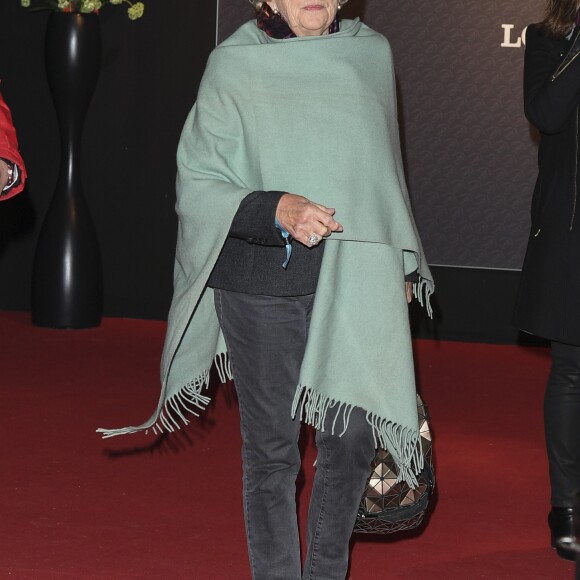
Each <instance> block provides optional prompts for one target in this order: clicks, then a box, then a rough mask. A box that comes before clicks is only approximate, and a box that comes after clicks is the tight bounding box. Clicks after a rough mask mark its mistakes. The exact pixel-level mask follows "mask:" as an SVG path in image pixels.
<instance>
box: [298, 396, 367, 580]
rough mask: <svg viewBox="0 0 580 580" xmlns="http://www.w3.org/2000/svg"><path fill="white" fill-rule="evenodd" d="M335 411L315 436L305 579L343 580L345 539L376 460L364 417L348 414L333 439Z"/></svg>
mask: <svg viewBox="0 0 580 580" xmlns="http://www.w3.org/2000/svg"><path fill="white" fill-rule="evenodd" d="M337 410H338V409H337V408H336V407H335V408H333V409H329V410H328V414H327V417H326V419H325V429H324V431H317V433H316V446H317V449H318V458H317V460H316V475H315V478H314V485H313V489H312V496H311V498H310V507H309V511H308V530H307V544H308V547H307V554H306V563H305V565H304V575H303V578H304V580H323V579H324V580H343V579H344V578H345V577H346V574H347V571H348V558H349V542H350V537H351V535H352V530H353V527H354V522H355V519H356V514H357V511H358V507H359V504H360V501H361V498H362V495H363V492H364V489H365V485H366V482H367V480H368V478H369V475H370V472H371V461H372V459H373V457H374V455H375V441H374V437H373V432H372V427H371V426H370V425H369V423H368V421H367V420H366V413H365V412H364V411H362V410H361V409H358V408H355V409H353V411H352V415H351V417H350V421H349V426H348V429H347V430H346V432H345V433H344V434H343V435H342V436H340V437H339V436H338V434H335V435H333V434H332V422H333V420H334V415H335V413H336V412H337ZM338 423H339V424H340V423H341V421H338Z"/></svg>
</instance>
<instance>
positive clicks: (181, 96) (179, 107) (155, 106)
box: [0, 0, 216, 318]
mask: <svg viewBox="0 0 580 580" xmlns="http://www.w3.org/2000/svg"><path fill="white" fill-rule="evenodd" d="M215 14H216V6H215V3H214V2H212V1H207V0H145V15H144V17H143V18H142V19H140V20H136V21H130V20H129V19H128V18H127V16H126V11H125V8H124V7H123V6H107V7H105V8H104V9H103V10H102V12H101V14H100V16H99V21H100V23H101V31H102V36H103V55H102V68H101V74H100V78H99V82H98V85H97V89H96V91H95V94H94V97H93V101H92V103H91V107H90V109H89V113H88V116H87V120H86V124H85V130H84V134H83V146H82V152H81V155H82V159H81V164H82V170H83V185H84V191H85V196H86V198H87V201H88V203H89V205H90V208H91V211H92V215H93V218H94V221H95V225H96V228H97V231H98V235H99V238H100V244H101V252H102V258H103V268H104V283H105V305H104V311H105V314H106V315H113V316H126V317H143V318H165V317H166V315H167V312H168V309H169V302H170V300H171V292H172V271H173V257H174V253H175V239H176V218H175V214H174V210H173V206H174V203H175V171H176V169H175V151H176V149H177V142H178V140H179V135H180V132H181V128H182V126H183V123H184V121H185V118H186V116H187V114H188V112H189V110H190V109H191V106H192V105H193V103H194V101H195V96H196V91H197V87H198V83H199V80H200V78H201V75H202V73H203V69H204V66H205V62H206V60H207V55H208V54H209V51H210V50H211V49H212V48H213V46H214V44H215ZM47 18H48V13H47V12H39V13H32V12H30V11H29V10H25V9H23V8H21V7H20V2H19V0H2V1H1V2H0V29H1V30H2V33H1V34H0V55H1V57H0V79H2V92H3V95H4V98H5V100H6V102H7V103H8V105H9V106H10V108H11V110H12V114H13V118H14V123H15V125H16V127H17V132H18V138H19V141H20V148H21V151H22V155H23V157H24V159H25V162H26V165H27V169H28V173H29V181H28V185H27V187H26V190H25V192H24V194H23V195H20V196H17V197H16V198H14V199H12V200H9V201H5V202H2V203H1V204H0V308H2V309H7V310H28V309H29V307H30V279H31V271H32V262H33V257H34V250H35V244H36V239H37V236H38V231H39V228H40V225H41V224H42V219H43V216H44V214H45V212H46V209H47V206H48V203H49V201H50V198H51V195H52V192H53V190H54V187H55V184H56V178H57V169H58V162H59V134H58V126H57V122H56V117H55V113H54V109H53V105H52V100H51V96H50V93H49V89H48V85H47V81H46V74H45V69H44V35H45V29H46V22H47Z"/></svg>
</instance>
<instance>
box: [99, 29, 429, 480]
mask: <svg viewBox="0 0 580 580" xmlns="http://www.w3.org/2000/svg"><path fill="white" fill-rule="evenodd" d="M177 160H178V178H177V213H178V216H179V230H178V239H177V252H176V259H175V276H174V297H173V302H172V305H171V310H170V313H169V324H168V331H167V338H166V342H165V347H164V351H163V357H162V363H161V380H162V392H161V398H160V400H159V405H158V407H157V410H156V411H155V413H154V415H153V416H152V417H151V419H150V420H149V421H147V422H146V423H144V424H143V425H140V426H138V427H127V428H124V429H116V430H107V429H100V430H99V431H100V432H102V433H103V434H104V436H105V437H109V436H113V435H118V434H122V433H132V432H135V431H141V430H145V429H149V428H152V429H153V430H154V432H158V431H162V430H169V431H173V430H174V429H175V428H178V427H179V425H180V422H183V423H188V419H187V417H186V414H187V412H192V413H194V414H196V412H197V411H199V410H201V409H203V408H204V407H205V406H206V405H207V403H208V398H207V397H206V396H205V395H204V389H205V387H206V386H207V384H208V381H209V372H210V368H211V366H212V363H214V362H215V363H216V366H217V369H218V371H219V374H220V377H221V379H222V380H224V381H225V380H227V379H228V378H231V369H230V367H229V363H228V358H227V353H226V347H225V343H224V340H223V336H222V334H221V331H220V328H219V324H218V320H217V317H216V313H215V309H214V306H213V290H212V289H211V288H207V287H206V283H207V280H208V278H209V275H210V273H211V271H212V269H213V267H214V265H215V263H216V261H217V259H218V256H219V253H220V250H221V248H222V246H223V244H224V241H225V239H226V237H227V235H228V231H229V228H230V224H231V222H232V219H233V217H234V215H235V213H236V211H237V209H238V206H239V204H240V202H241V201H242V200H243V199H244V198H245V197H246V196H247V195H248V194H249V193H250V192H252V191H256V190H277V191H288V192H291V193H297V194H300V195H304V196H305V197H307V198H309V199H311V200H313V201H316V202H318V203H322V204H324V205H326V206H329V207H334V208H336V217H337V219H338V220H339V221H340V222H341V223H342V224H343V226H344V233H340V234H338V233H337V234H333V235H332V236H331V237H330V238H329V239H328V240H327V241H326V242H325V245H326V247H325V251H324V258H323V262H322V268H321V272H320V278H319V284H318V288H317V292H316V298H315V302H314V307H313V313H312V321H311V326H310V332H309V337H308V342H307V345H306V354H305V356H304V361H303V364H302V368H301V373H300V382H299V384H298V385H297V389H296V398H295V403H294V408H293V409H288V413H293V414H298V415H299V416H300V417H301V418H302V419H303V420H305V421H306V422H307V423H309V424H311V425H314V426H315V427H316V428H323V425H324V418H325V415H326V411H327V409H328V408H329V407H336V406H338V409H339V412H338V413H337V414H336V417H337V420H336V421H335V424H334V426H333V429H334V430H335V431H337V432H338V433H339V434H342V433H343V432H344V431H345V430H346V429H347V428H348V420H349V415H350V412H351V410H352V408H353V407H361V408H362V409H364V410H365V411H366V412H367V419H368V421H369V423H370V424H371V425H372V427H373V431H374V434H375V438H376V442H377V446H379V445H380V446H381V447H385V448H387V449H388V450H389V451H390V452H391V453H392V454H393V456H394V458H395V460H396V461H397V464H398V466H399V469H400V479H401V480H406V481H407V482H409V483H411V484H412V485H413V484H414V483H415V475H414V474H416V473H418V472H419V470H420V469H421V467H422V457H421V453H420V448H419V443H418V441H419V433H418V425H417V408H416V399H415V378H414V370H413V358H412V351H411V337H410V331H409V320H408V308H407V304H406V299H405V291H404V275H405V273H409V272H412V271H414V270H415V269H417V268H418V269H419V273H420V281H419V282H418V283H417V284H415V288H414V290H415V295H416V296H417V297H418V298H419V299H420V301H421V303H423V302H425V303H426V304H427V306H428V305H429V295H430V294H431V292H432V291H433V283H432V278H431V274H430V272H429V269H428V266H427V263H426V260H425V257H424V255H423V250H422V248H421V243H420V241H419V236H418V234H417V230H416V227H415V223H414V220H413V216H412V212H411V206H410V202H409V196H408V193H407V189H406V186H405V178H404V174H403V164H402V161H401V148H400V143H399V128H398V123H397V111H396V95H395V79H394V71H393V65H392V58H391V51H390V47H389V44H388V42H387V40H386V39H385V38H384V37H383V36H381V35H380V34H378V33H376V32H374V31H373V30H371V29H370V28H368V27H367V26H365V25H364V24H362V23H361V22H360V21H359V20H358V19H357V20H343V21H342V24H341V30H340V32H338V33H336V34H333V35H329V36H320V37H299V38H293V39H287V40H276V39H272V38H270V37H268V36H266V34H264V33H263V32H262V31H261V30H259V29H258V28H257V26H256V24H255V23H254V22H248V23H247V24H245V25H244V26H242V27H241V28H240V29H239V30H238V31H237V32H236V33H235V34H234V35H233V36H231V37H230V38H229V39H227V40H226V41H225V42H223V43H222V44H221V45H220V46H218V47H217V48H216V49H215V50H214V51H213V52H212V54H211V56H210V59H209V61H208V65H207V69H206V71H205V74H204V77H203V80H202V83H201V87H200V90H199V94H198V99H197V102H196V104H195V106H194V107H193V110H192V111H191V113H190V115H189V117H188V119H187V121H186V123H185V127H184V129H183V133H182V136H181V141H180V144H179V148H178V154H177Z"/></svg>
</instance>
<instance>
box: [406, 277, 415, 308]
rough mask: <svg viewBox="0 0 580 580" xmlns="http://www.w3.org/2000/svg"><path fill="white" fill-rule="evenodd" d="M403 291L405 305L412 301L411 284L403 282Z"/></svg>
mask: <svg viewBox="0 0 580 580" xmlns="http://www.w3.org/2000/svg"><path fill="white" fill-rule="evenodd" d="M405 291H406V293H407V304H411V302H412V300H413V282H405Z"/></svg>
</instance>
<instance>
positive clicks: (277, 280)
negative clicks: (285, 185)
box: [208, 191, 324, 296]
mask: <svg viewBox="0 0 580 580" xmlns="http://www.w3.org/2000/svg"><path fill="white" fill-rule="evenodd" d="M283 195H284V192H281V191H254V192H253V193H250V194H249V195H248V196H246V197H245V198H244V199H243V200H242V203H241V204H240V207H239V209H238V211H237V213H236V215H235V217H234V220H233V222H232V225H231V227H230V231H229V235H228V238H227V239H226V242H225V244H224V247H223V249H222V251H221V254H220V256H219V258H218V261H217V263H216V265H215V268H214V270H213V272H212V274H211V276H210V279H209V282H208V286H210V287H211V288H220V289H222V290H231V291H233V292H245V293H246V294H264V295H268V296H304V295H306V294H313V293H314V292H315V291H316V285H317V284H318V275H319V273H320V265H321V263H322V254H323V252H324V241H322V242H321V243H320V244H318V245H317V246H314V247H313V248H307V247H306V246H304V245H302V244H299V243H297V242H293V243H292V257H291V258H290V262H289V264H288V267H287V268H286V269H284V268H283V267H282V264H283V263H284V261H285V260H286V249H285V247H284V246H285V241H284V238H283V237H282V235H281V233H280V230H279V229H278V228H277V227H276V226H275V224H274V222H275V219H276V208H277V207H278V202H279V201H280V198H281V197H282V196H283Z"/></svg>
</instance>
